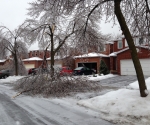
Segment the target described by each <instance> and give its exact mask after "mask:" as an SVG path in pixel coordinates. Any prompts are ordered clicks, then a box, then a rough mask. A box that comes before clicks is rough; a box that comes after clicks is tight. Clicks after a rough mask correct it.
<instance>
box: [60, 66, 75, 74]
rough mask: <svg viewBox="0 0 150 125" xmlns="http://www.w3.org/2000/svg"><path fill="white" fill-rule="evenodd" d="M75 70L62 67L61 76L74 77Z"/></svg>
mask: <svg viewBox="0 0 150 125" xmlns="http://www.w3.org/2000/svg"><path fill="white" fill-rule="evenodd" d="M72 74H73V70H72V69H71V68H70V67H62V68H61V70H60V75H72Z"/></svg>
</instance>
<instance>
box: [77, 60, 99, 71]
mask: <svg viewBox="0 0 150 125" xmlns="http://www.w3.org/2000/svg"><path fill="white" fill-rule="evenodd" d="M81 66H85V67H88V68H90V69H95V70H96V69H97V63H96V62H90V63H78V67H81Z"/></svg>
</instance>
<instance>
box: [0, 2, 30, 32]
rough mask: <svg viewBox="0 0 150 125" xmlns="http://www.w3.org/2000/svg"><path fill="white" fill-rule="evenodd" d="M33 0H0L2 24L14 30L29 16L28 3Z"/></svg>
mask: <svg viewBox="0 0 150 125" xmlns="http://www.w3.org/2000/svg"><path fill="white" fill-rule="evenodd" d="M31 1H32V0H0V25H4V26H6V27H8V28H9V29H11V30H14V29H15V28H16V27H17V26H18V25H21V24H22V23H23V21H24V20H25V19H26V18H27V15H26V14H27V10H26V8H28V7H29V5H28V3H29V2H31Z"/></svg>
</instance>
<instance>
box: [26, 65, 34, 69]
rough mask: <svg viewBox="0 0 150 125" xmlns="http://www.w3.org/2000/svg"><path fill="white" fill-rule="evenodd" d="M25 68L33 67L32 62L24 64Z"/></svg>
mask: <svg viewBox="0 0 150 125" xmlns="http://www.w3.org/2000/svg"><path fill="white" fill-rule="evenodd" d="M25 67H26V69H30V68H34V67H35V66H34V64H25Z"/></svg>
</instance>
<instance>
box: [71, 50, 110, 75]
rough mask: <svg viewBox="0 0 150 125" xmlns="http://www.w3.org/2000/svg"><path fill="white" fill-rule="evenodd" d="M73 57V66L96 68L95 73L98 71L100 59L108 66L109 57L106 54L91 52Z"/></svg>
mask: <svg viewBox="0 0 150 125" xmlns="http://www.w3.org/2000/svg"><path fill="white" fill-rule="evenodd" d="M74 59H75V67H80V66H86V67H88V68H90V69H94V70H96V72H97V73H99V68H100V61H101V59H102V60H104V61H105V63H106V65H107V66H108V68H109V62H110V58H109V56H108V55H106V54H102V53H95V52H93V53H88V54H83V55H79V56H75V57H74ZM109 69H110V68H109Z"/></svg>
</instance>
